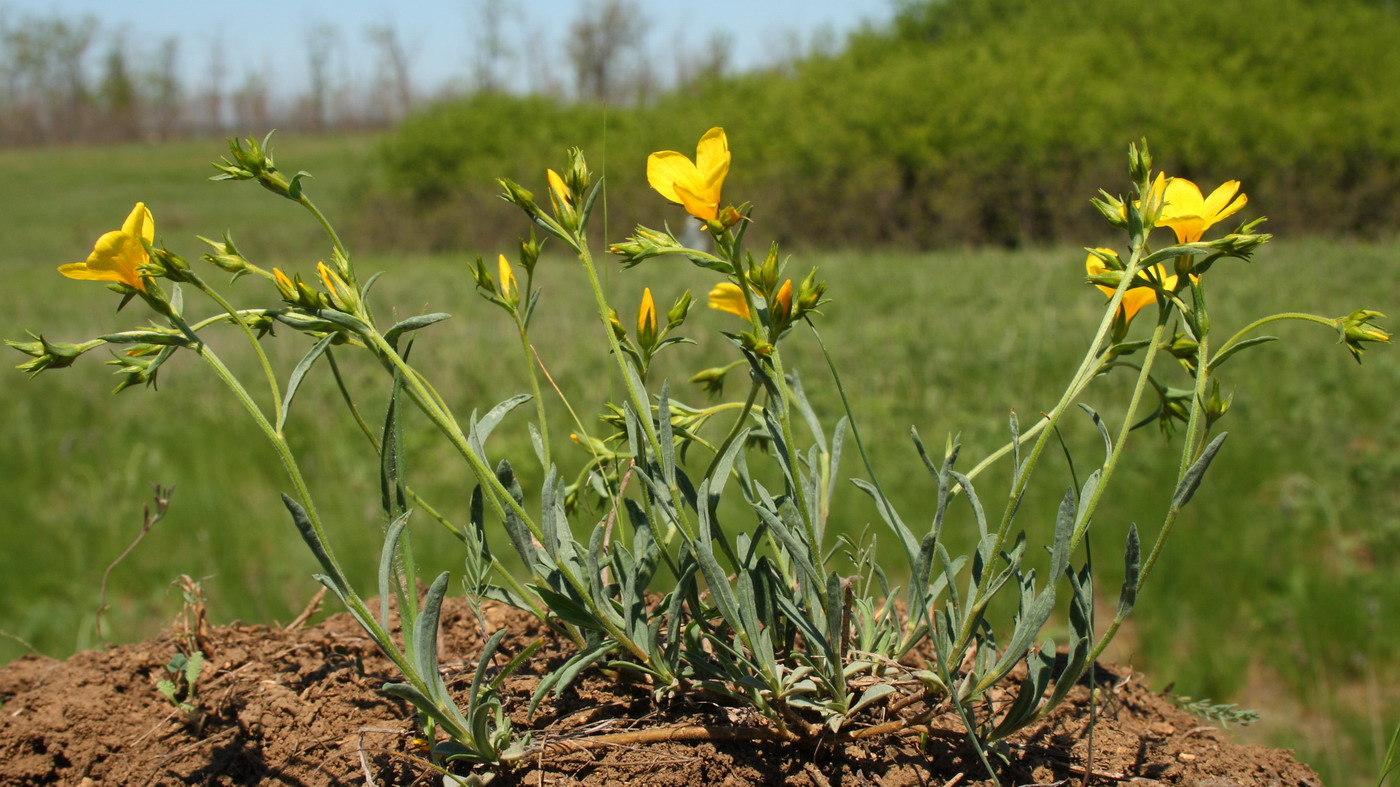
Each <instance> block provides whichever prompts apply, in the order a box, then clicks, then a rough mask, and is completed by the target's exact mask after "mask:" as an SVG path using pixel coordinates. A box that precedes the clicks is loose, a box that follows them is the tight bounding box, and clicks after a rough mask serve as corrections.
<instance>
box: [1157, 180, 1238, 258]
mask: <svg viewBox="0 0 1400 787" xmlns="http://www.w3.org/2000/svg"><path fill="white" fill-rule="evenodd" d="M1239 190H1240V182H1239V181H1238V180H1228V181H1226V182H1224V183H1222V184H1220V188H1218V189H1216V190H1215V191H1212V192H1211V193H1210V196H1209V197H1202V196H1201V190H1200V188H1199V187H1197V186H1196V184H1195V183H1192V182H1191V181H1189V180H1187V179H1185V178H1172V179H1171V182H1170V183H1168V184H1167V191H1166V200H1167V204H1166V205H1165V206H1163V208H1162V215H1161V216H1160V217H1158V219H1157V226H1158V227H1171V228H1172V230H1173V231H1175V232H1176V239H1177V242H1178V243H1195V242H1196V241H1198V240H1200V239H1201V236H1202V235H1204V234H1205V231H1206V230H1207V229H1210V226H1211V225H1212V224H1214V223H1216V222H1217V221H1220V220H1221V219H1224V218H1226V217H1227V216H1232V215H1234V214H1235V213H1237V212H1238V211H1239V209H1240V208H1243V207H1244V206H1245V203H1247V202H1249V198H1248V197H1246V196H1245V195H1244V194H1240V195H1239V196H1238V197H1236V196H1235V195H1236V194H1237V193H1238V192H1239ZM1232 199H1233V200H1234V201H1233V202H1231V200H1232Z"/></svg>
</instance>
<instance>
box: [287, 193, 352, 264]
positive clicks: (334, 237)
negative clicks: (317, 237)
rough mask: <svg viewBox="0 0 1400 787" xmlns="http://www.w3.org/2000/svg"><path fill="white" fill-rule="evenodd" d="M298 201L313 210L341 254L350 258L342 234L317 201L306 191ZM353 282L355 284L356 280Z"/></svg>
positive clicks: (312, 212) (332, 243)
mask: <svg viewBox="0 0 1400 787" xmlns="http://www.w3.org/2000/svg"><path fill="white" fill-rule="evenodd" d="M297 203H298V204H300V205H301V206H302V207H303V208H306V209H307V210H309V211H311V215H313V216H315V217H316V221H318V222H320V223H321V229H323V230H325V231H326V235H327V237H329V238H330V239H331V245H332V246H334V247H335V250H336V251H338V252H340V256H342V257H344V258H345V259H347V260H348V259H350V253H349V252H348V251H346V249H345V244H344V243H341V241H340V235H339V234H337V233H336V231H335V227H333V226H331V222H330V220H329V219H327V218H326V214H324V213H322V212H321V209H320V208H318V207H316V203H314V202H312V201H311V198H310V197H308V196H306V193H305V192H303V193H302V194H301V196H299V197H297ZM351 283H352V284H354V282H351Z"/></svg>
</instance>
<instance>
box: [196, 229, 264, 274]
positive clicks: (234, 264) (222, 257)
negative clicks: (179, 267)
mask: <svg viewBox="0 0 1400 787" xmlns="http://www.w3.org/2000/svg"><path fill="white" fill-rule="evenodd" d="M195 237H197V238H199V239H200V240H202V241H204V242H205V243H206V244H207V245H208V246H209V247H210V248H211V249H213V251H212V252H210V253H209V254H206V255H204V257H203V259H204V261H205V262H208V263H210V264H212V265H214V266H216V267H218V268H219V269H220V270H222V271H227V272H228V273H232V274H235V275H238V274H242V273H248V272H252V271H257V270H258V268H257V266H255V265H253V264H252V263H251V262H248V260H247V258H245V257H244V256H243V255H242V253H240V252H239V251H238V247H236V246H234V245H233V238H231V237H229V235H228V233H224V239H223V240H222V241H217V240H210V239H209V238H206V237H203V236H201V235H197V236H195Z"/></svg>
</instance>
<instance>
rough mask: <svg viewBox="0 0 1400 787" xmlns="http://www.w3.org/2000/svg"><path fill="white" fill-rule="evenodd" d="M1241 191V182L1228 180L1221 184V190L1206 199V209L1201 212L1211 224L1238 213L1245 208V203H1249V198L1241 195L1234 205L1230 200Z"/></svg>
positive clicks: (1213, 192) (1218, 189)
mask: <svg viewBox="0 0 1400 787" xmlns="http://www.w3.org/2000/svg"><path fill="white" fill-rule="evenodd" d="M1239 190H1240V182H1239V181H1238V180H1227V181H1225V182H1224V183H1222V184H1220V188H1217V189H1216V190H1215V191H1212V192H1211V193H1210V196H1209V197H1206V201H1205V207H1204V209H1203V210H1202V211H1201V215H1202V216H1203V217H1204V218H1206V219H1207V220H1209V221H1210V223H1211V224H1214V223H1215V222H1217V221H1220V220H1221V219H1224V218H1226V217H1228V216H1232V215H1234V214H1235V213H1238V212H1239V210H1240V208H1243V207H1244V206H1245V203H1247V202H1249V198H1248V197H1246V196H1245V195H1244V194H1240V195H1239V198H1238V199H1236V200H1235V201H1234V202H1233V203H1232V202H1230V199H1231V198H1232V197H1234V196H1235V194H1236V193H1237V192H1238V191H1239Z"/></svg>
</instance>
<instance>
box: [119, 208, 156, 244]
mask: <svg viewBox="0 0 1400 787" xmlns="http://www.w3.org/2000/svg"><path fill="white" fill-rule="evenodd" d="M122 232H126V233H130V234H131V235H133V236H135V237H137V238H144V239H145V241H146V242H147V243H155V242H156V223H155V220H154V219H152V218H151V211H149V210H148V209H147V208H146V203H144V202H138V203H136V207H134V208H132V209H131V215H129V216H127V217H126V221H125V222H122Z"/></svg>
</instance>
